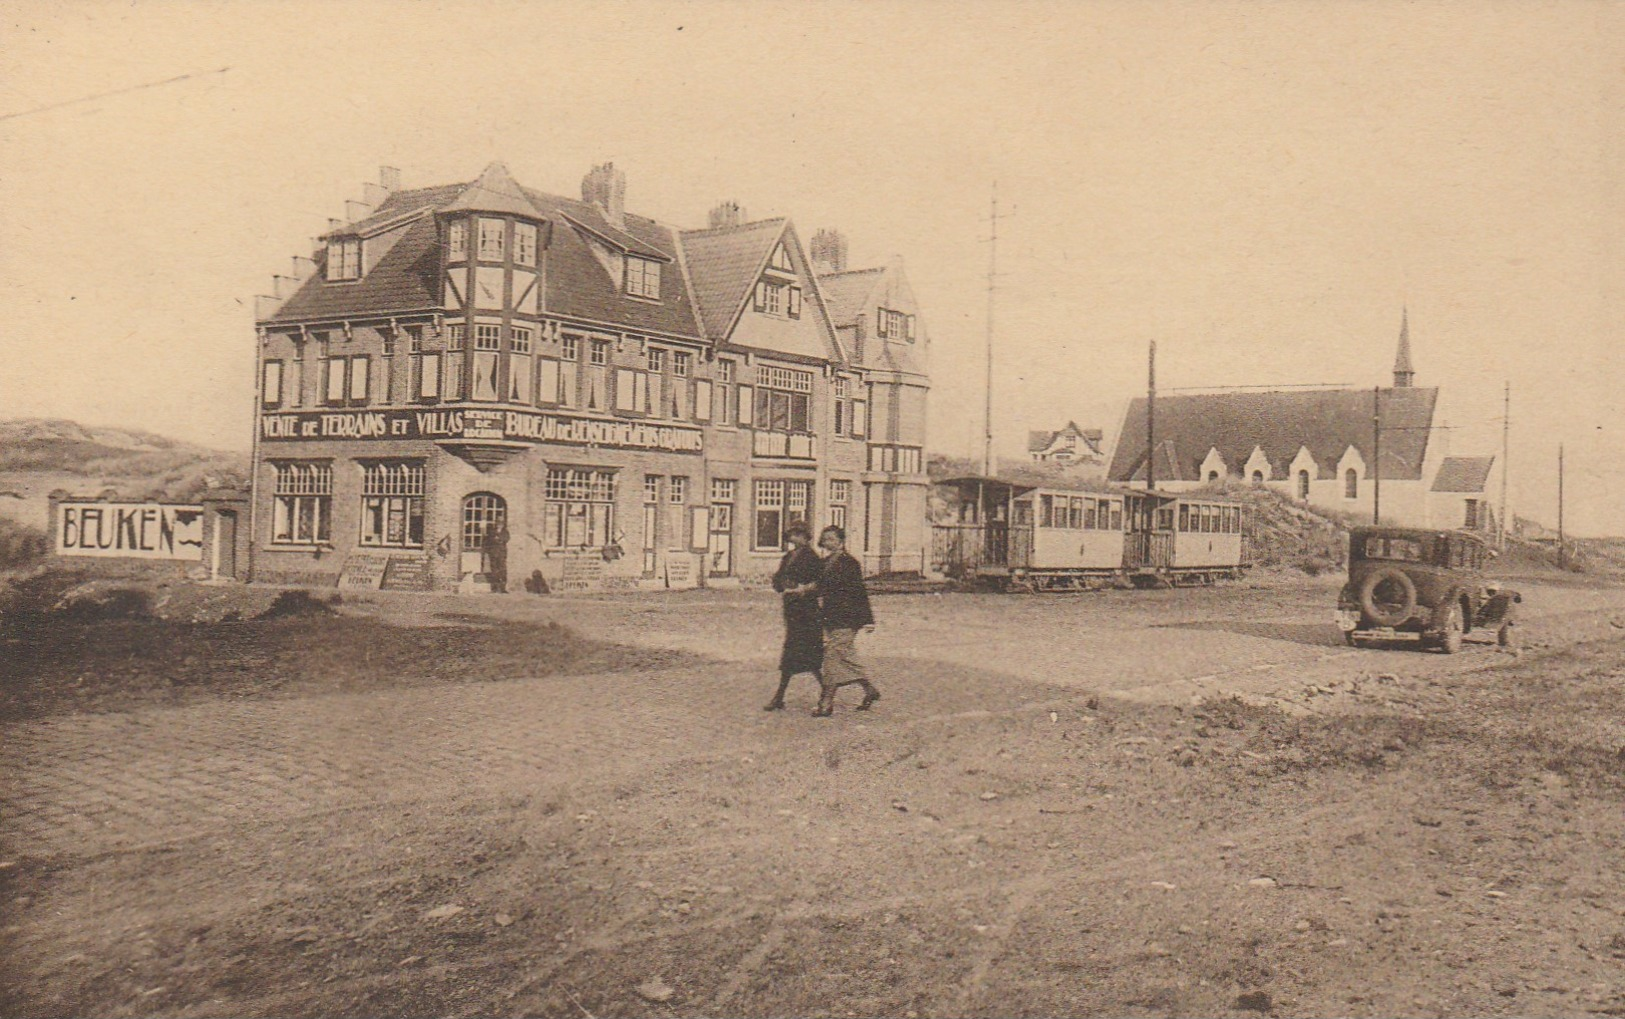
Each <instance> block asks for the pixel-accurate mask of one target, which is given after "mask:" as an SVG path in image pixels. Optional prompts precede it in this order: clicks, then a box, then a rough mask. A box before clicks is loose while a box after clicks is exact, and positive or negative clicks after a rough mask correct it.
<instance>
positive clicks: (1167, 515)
mask: <svg viewBox="0 0 1625 1019" xmlns="http://www.w3.org/2000/svg"><path fill="white" fill-rule="evenodd" d="M1113 508H1114V509H1115V508H1116V507H1115V506H1114V507H1113ZM1122 519H1123V518H1122V516H1121V515H1119V516H1118V517H1117V520H1118V521H1119V522H1118V523H1116V524H1113V525H1112V528H1113V530H1118V531H1120V530H1122V529H1123V525H1122V523H1121V521H1122ZM1173 529H1174V508H1173V507H1172V506H1164V507H1163V508H1162V509H1159V510H1157V530H1159V531H1171V530H1173Z"/></svg>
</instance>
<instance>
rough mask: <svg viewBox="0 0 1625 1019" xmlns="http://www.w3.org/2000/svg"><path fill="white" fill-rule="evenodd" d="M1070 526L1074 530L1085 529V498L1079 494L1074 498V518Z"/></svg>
mask: <svg viewBox="0 0 1625 1019" xmlns="http://www.w3.org/2000/svg"><path fill="white" fill-rule="evenodd" d="M1068 526H1070V527H1071V528H1072V529H1073V530H1074V531H1081V530H1083V500H1082V499H1081V498H1079V497H1077V496H1074V497H1073V498H1072V519H1071V520H1070V521H1069V522H1068Z"/></svg>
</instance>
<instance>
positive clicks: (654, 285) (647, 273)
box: [626, 255, 660, 301]
mask: <svg viewBox="0 0 1625 1019" xmlns="http://www.w3.org/2000/svg"><path fill="white" fill-rule="evenodd" d="M626 292H627V293H629V294H631V295H632V296H633V297H647V298H650V299H652V300H656V301H658V300H660V263H659V262H656V261H655V260H654V259H652V258H639V257H638V256H636V255H627V256H626Z"/></svg>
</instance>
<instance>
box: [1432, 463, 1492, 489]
mask: <svg viewBox="0 0 1625 1019" xmlns="http://www.w3.org/2000/svg"><path fill="white" fill-rule="evenodd" d="M1494 466H1495V457H1493V456H1447V457H1445V458H1444V461H1443V462H1442V463H1440V464H1439V473H1438V474H1436V475H1435V476H1434V478H1433V490H1434V491H1435V492H1482V491H1484V486H1485V485H1486V484H1488V483H1489V480H1490V468H1492V467H1494Z"/></svg>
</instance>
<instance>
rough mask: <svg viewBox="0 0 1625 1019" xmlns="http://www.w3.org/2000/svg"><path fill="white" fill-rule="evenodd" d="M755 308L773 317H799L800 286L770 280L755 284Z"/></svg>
mask: <svg viewBox="0 0 1625 1019" xmlns="http://www.w3.org/2000/svg"><path fill="white" fill-rule="evenodd" d="M755 309H756V310H757V311H759V312H761V313H762V314H764V315H772V316H773V317H775V318H784V317H785V316H788V317H790V318H800V317H801V288H800V287H792V286H789V285H788V284H785V283H776V282H773V281H772V280H762V281H761V282H760V283H757V284H756V302H755Z"/></svg>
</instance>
